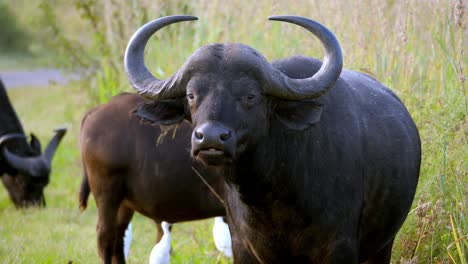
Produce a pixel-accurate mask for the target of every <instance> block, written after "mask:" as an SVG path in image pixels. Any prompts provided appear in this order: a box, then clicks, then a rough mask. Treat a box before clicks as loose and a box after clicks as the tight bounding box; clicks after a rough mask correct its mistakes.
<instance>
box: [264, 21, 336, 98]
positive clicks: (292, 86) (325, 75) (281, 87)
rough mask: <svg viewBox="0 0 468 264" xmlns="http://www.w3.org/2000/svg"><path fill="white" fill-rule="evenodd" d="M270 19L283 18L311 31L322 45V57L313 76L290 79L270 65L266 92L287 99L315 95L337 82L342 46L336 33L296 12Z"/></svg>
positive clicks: (316, 96) (313, 96) (318, 95)
mask: <svg viewBox="0 0 468 264" xmlns="http://www.w3.org/2000/svg"><path fill="white" fill-rule="evenodd" d="M268 19H269V20H276V21H284V22H289V23H292V24H296V25H299V26H301V27H303V28H305V29H307V30H309V31H310V32H312V34H314V35H315V36H316V37H317V38H318V39H319V40H320V41H321V42H322V45H323V46H324V48H325V58H324V60H323V64H322V66H321V67H320V69H319V71H318V72H317V73H316V74H314V75H313V76H312V77H309V78H305V79H293V78H290V77H288V76H286V75H285V74H283V73H282V72H280V71H279V70H277V69H273V71H274V73H273V74H272V75H273V76H272V80H271V81H272V85H271V86H269V87H267V88H266V89H268V90H266V91H265V92H266V93H269V94H271V95H273V96H276V97H279V98H284V99H288V100H307V99H314V98H318V97H320V96H321V95H323V94H324V93H326V92H327V91H328V89H330V88H331V87H332V86H333V85H334V84H335V82H336V80H337V79H338V78H339V76H340V74H341V70H342V68H343V56H342V54H341V47H340V44H339V42H338V40H337V39H336V37H335V35H334V34H333V33H332V32H331V31H330V30H328V29H327V28H326V27H325V26H323V25H322V24H320V23H318V22H316V21H314V20H310V19H307V18H304V17H299V16H271V17H269V18H268Z"/></svg>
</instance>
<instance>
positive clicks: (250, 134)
mask: <svg viewBox="0 0 468 264" xmlns="http://www.w3.org/2000/svg"><path fill="white" fill-rule="evenodd" d="M195 19H197V18H196V17H192V16H170V17H163V18H160V19H157V20H154V21H152V22H149V23H147V24H146V25H144V26H142V27H141V28H140V29H139V30H138V31H137V32H136V33H135V34H134V35H133V37H132V38H131V40H130V42H129V44H128V47H127V50H126V53H125V68H126V71H127V74H128V77H129V80H130V83H131V84H132V86H133V87H134V88H135V89H136V90H137V91H138V93H140V94H142V95H143V96H145V97H148V98H151V99H154V100H158V101H160V102H161V103H165V104H166V107H165V109H164V111H158V112H154V113H152V118H150V119H152V120H153V121H154V122H155V123H162V124H168V123H176V122H180V121H181V120H182V119H184V118H185V119H188V120H190V121H191V122H192V124H193V126H194V131H193V134H192V149H191V153H192V155H193V156H194V157H196V158H199V159H200V160H202V161H203V162H205V163H206V164H209V165H220V164H225V163H226V162H227V163H230V162H232V161H234V160H236V159H237V158H239V157H240V156H241V155H242V153H245V152H246V151H249V150H252V149H255V145H256V144H258V142H261V141H262V140H264V138H265V136H266V135H267V133H269V131H271V127H272V126H283V127H284V128H286V129H293V130H303V129H306V128H308V127H310V126H311V125H312V124H314V123H315V122H317V121H318V120H319V118H320V114H321V108H320V105H319V104H318V103H316V102H315V100H314V99H317V98H318V97H320V96H321V95H323V94H324V93H326V92H327V91H328V89H330V88H331V87H332V86H333V85H334V83H335V81H336V80H337V79H338V77H339V76H340V73H341V69H342V64H343V62H342V55H341V48H340V45H339V43H338V41H337V39H336V38H335V36H334V35H333V33H331V32H330V31H329V30H328V29H327V28H325V27H324V26H322V25H321V24H319V23H317V22H315V21H313V20H309V19H306V18H303V17H295V16H274V17H270V20H278V21H285V22H290V23H293V24H297V25H299V26H302V27H304V28H305V29H307V30H308V31H310V32H311V33H312V34H314V35H315V36H316V37H318V38H319V39H320V41H321V42H322V44H323V45H324V47H325V58H324V61H323V64H322V65H321V67H320V69H319V70H318V71H317V72H316V73H315V74H313V76H302V77H299V78H302V79H296V78H291V77H288V76H287V75H286V74H284V73H283V72H282V71H281V70H280V69H278V68H277V67H275V66H274V65H272V64H271V63H269V62H268V61H267V60H266V59H265V58H264V57H263V56H262V55H261V54H260V53H259V52H257V51H256V50H255V49H253V48H251V47H249V46H246V45H243V44H237V43H234V44H211V45H207V46H203V47H201V48H200V49H198V50H197V51H196V52H195V53H194V54H193V55H192V56H191V57H190V58H189V59H188V60H187V61H186V62H185V64H184V65H183V66H182V67H181V68H180V69H179V70H178V71H177V72H176V73H175V74H174V75H172V76H171V77H169V78H168V79H167V80H159V79H157V78H155V77H154V76H153V75H152V74H151V73H150V72H149V71H148V69H147V68H146V66H145V63H144V58H143V53H144V49H145V46H146V43H147V41H148V39H149V38H150V37H151V35H152V34H154V33H155V32H156V31H158V30H159V29H161V28H163V27H164V26H166V25H169V24H172V23H175V22H179V21H187V20H195Z"/></svg>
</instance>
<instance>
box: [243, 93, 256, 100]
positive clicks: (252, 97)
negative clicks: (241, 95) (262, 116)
mask: <svg viewBox="0 0 468 264" xmlns="http://www.w3.org/2000/svg"><path fill="white" fill-rule="evenodd" d="M245 98H246V99H247V100H249V101H251V100H253V99H254V98H255V94H248V95H247V96H246V97H245Z"/></svg>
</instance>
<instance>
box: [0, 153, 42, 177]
mask: <svg viewBox="0 0 468 264" xmlns="http://www.w3.org/2000/svg"><path fill="white" fill-rule="evenodd" d="M3 156H4V157H5V160H6V161H7V163H8V164H9V165H10V166H11V167H13V168H14V169H16V170H18V171H20V172H21V173H24V174H28V175H30V176H32V177H41V176H44V175H48V173H49V171H50V166H49V165H48V164H47V162H46V161H45V160H44V158H43V157H42V156H35V157H20V156H18V155H16V154H13V153H11V152H10V150H8V148H7V147H4V148H3Z"/></svg>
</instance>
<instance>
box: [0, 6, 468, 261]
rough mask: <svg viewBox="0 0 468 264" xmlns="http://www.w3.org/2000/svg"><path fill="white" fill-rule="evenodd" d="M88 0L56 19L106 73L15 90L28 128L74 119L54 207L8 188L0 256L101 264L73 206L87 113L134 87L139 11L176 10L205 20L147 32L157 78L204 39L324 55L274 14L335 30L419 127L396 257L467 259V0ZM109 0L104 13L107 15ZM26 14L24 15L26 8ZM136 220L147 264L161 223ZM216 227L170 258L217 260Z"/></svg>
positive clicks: (90, 222)
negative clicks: (133, 41)
mask: <svg viewBox="0 0 468 264" xmlns="http://www.w3.org/2000/svg"><path fill="white" fill-rule="evenodd" d="M19 2H20V3H23V5H26V6H27V5H28V3H29V2H28V1H25V0H21V1H19ZM76 2H80V1H76ZM88 2H89V3H98V4H96V5H102V6H93V5H92V4H90V5H91V6H90V7H91V8H90V9H89V10H88V9H86V8H83V6H81V7H82V8H81V9H80V12H81V14H82V15H83V17H85V18H86V16H88V20H86V21H84V22H83V21H80V22H79V23H78V22H76V21H75V20H76V19H77V18H76V17H77V12H74V10H71V9H67V12H63V9H64V8H66V6H65V7H64V6H61V7H60V12H59V19H58V21H65V20H66V18H68V17H71V16H72V17H73V20H72V21H70V23H68V24H66V27H67V28H66V29H63V30H73V28H75V30H79V32H80V33H79V34H74V33H73V32H68V31H67V32H66V34H68V35H72V36H73V37H74V38H75V39H79V38H80V37H81V38H82V39H79V40H80V44H82V45H83V46H82V49H83V50H86V52H88V53H89V54H92V56H97V57H96V58H98V61H99V64H97V67H98V69H99V70H98V71H96V72H95V75H94V76H93V78H92V79H91V81H90V82H89V83H88V84H87V85H81V86H79V85H71V86H67V87H52V88H45V89H27V88H24V89H17V90H11V91H9V94H10V95H11V97H12V99H13V103H14V105H15V107H16V109H17V111H18V112H19V115H20V116H21V119H22V121H23V124H24V126H25V128H26V130H27V131H34V132H35V133H37V134H38V135H39V137H40V139H41V140H42V141H43V142H44V141H47V140H48V139H49V138H50V136H51V135H52V129H53V128H54V127H56V126H60V125H62V124H64V123H66V124H68V125H69V128H70V131H69V134H67V136H66V137H65V140H64V142H63V144H62V145H61V146H60V148H59V150H58V152H57V154H56V157H55V159H54V164H53V166H54V171H53V174H52V179H51V183H50V185H49V186H48V187H47V188H46V195H47V200H48V208H47V210H27V211H17V210H15V209H14V208H13V206H12V204H11V203H10V202H9V200H8V198H7V196H6V193H5V191H4V190H3V189H2V188H0V219H2V220H1V221H2V224H1V225H0V262H2V261H3V262H4V263H31V260H33V262H34V263H63V262H66V261H68V260H73V261H74V263H97V262H98V257H97V251H96V239H95V237H96V236H95V220H96V210H95V207H94V203H93V202H90V205H91V206H90V208H88V209H87V210H86V211H85V212H84V213H79V212H78V209H77V191H78V188H79V183H80V180H81V169H80V163H79V152H78V149H77V133H78V129H79V128H78V126H79V122H80V118H81V116H82V115H83V113H84V111H85V110H86V109H87V108H89V107H90V105H94V104H96V103H97V102H99V101H101V102H102V101H105V100H107V98H108V97H109V95H110V94H114V93H116V92H119V91H122V90H128V89H129V87H128V85H127V83H128V81H127V80H126V78H125V74H124V72H123V67H122V54H123V50H124V48H125V44H126V41H127V40H128V38H129V37H130V35H131V34H132V33H133V31H134V30H135V29H136V27H137V26H138V25H141V23H142V21H143V20H145V21H147V20H149V19H152V18H155V17H159V16H162V15H167V14H180V13H187V14H196V15H197V16H199V17H200V20H199V21H197V22H193V23H188V22H186V23H183V24H178V25H175V26H170V27H169V28H168V29H167V30H164V31H163V32H161V33H158V36H157V37H155V38H154V39H153V40H151V41H150V43H149V45H148V48H147V49H148V52H147V61H148V64H149V68H150V69H151V70H152V71H154V72H155V74H157V75H158V76H160V77H166V76H168V75H170V74H171V73H172V72H174V71H175V70H176V69H177V68H178V67H180V65H181V64H182V63H183V62H184V61H185V59H186V58H187V57H188V56H189V54H191V53H192V52H193V51H194V50H195V49H196V48H198V47H199V46H200V45H203V44H206V43H212V42H242V43H246V44H248V45H251V46H253V47H254V48H256V49H257V50H259V51H260V52H261V53H262V54H264V55H265V56H266V57H267V58H268V59H269V60H272V59H276V58H281V57H285V56H290V55H293V54H307V55H311V56H315V57H321V56H322V54H323V53H322V50H321V47H320V45H318V42H317V41H316V40H315V39H314V38H313V37H311V36H309V35H307V33H306V32H305V31H304V30H302V29H299V28H297V27H294V26H291V25H284V24H280V23H277V22H268V21H267V20H266V17H268V16H269V15H274V14H297V15H304V16H307V17H311V18H314V19H316V20H318V21H320V22H322V23H324V24H325V25H327V26H328V27H329V28H330V29H332V31H334V32H335V34H336V35H337V37H338V39H339V40H340V42H341V45H342V48H343V51H344V60H345V67H346V68H350V69H354V70H360V71H364V72H367V73H369V74H371V75H373V76H375V77H376V78H377V79H378V80H380V81H382V82H383V83H384V84H386V85H387V86H389V87H390V88H391V89H392V90H394V91H395V92H396V93H397V94H398V96H399V97H400V98H401V99H402V101H403V102H404V103H405V105H406V106H407V108H408V110H409V111H410V113H411V114H412V116H413V118H414V119H415V122H416V124H417V126H418V128H419V131H420V134H421V138H422V149H423V157H422V158H423V159H422V168H421V175H420V181H419V184H418V189H417V193H416V197H415V200H414V203H413V207H412V210H411V212H410V214H409V216H408V219H407V221H406V222H405V224H404V226H403V228H402V229H401V231H400V233H399V234H398V236H397V240H396V241H395V244H394V250H393V257H392V262H393V263H416V262H419V263H467V262H468V260H467V259H466V255H467V253H468V198H467V193H468V142H467V141H468V140H467V139H468V138H467V137H468V116H467V114H468V101H467V99H468V97H467V94H468V92H467V89H466V82H464V79H465V78H466V71H467V70H466V65H467V59H468V58H467V56H466V25H465V22H464V20H463V19H462V18H460V17H463V16H461V15H460V14H466V11H463V12H462V13H460V11H457V8H456V6H455V3H456V2H459V3H461V2H462V1H456V0H455V1H452V0H437V1H427V0H424V1H423V0H414V1H405V0H401V1H398V0H397V1H395V0H387V1H384V0H368V1H341V0H330V1H305V0H303V1H299V0H298V1H294V3H293V2H289V1H288V2H286V1H284V2H282V1H270V0H263V1H257V2H256V3H255V4H254V5H253V4H252V5H247V4H244V3H243V2H242V1H231V2H230V4H229V5H226V4H225V3H224V2H222V1H204V0H200V1H196V2H193V3H192V2H191V3H190V4H187V3H186V2H184V1H158V2H157V3H156V2H154V1H146V0H142V1H140V2H139V3H140V4H135V2H132V4H131V5H134V6H131V7H130V6H128V5H130V4H129V3H130V2H129V1H123V0H122V1H121V0H113V1H107V0H103V1H98V2H93V1H88ZM465 2H466V1H465ZM83 3H84V2H83ZM71 8H73V7H71ZM93 8H94V9H93ZM104 9H105V10H107V11H108V12H105V13H100V12H99V10H104ZM27 10H29V11H27V12H33V10H34V8H31V7H30V8H29V9H27ZM84 10H85V11H86V10H88V11H90V13H86V12H84ZM93 10H95V11H96V10H97V11H96V12H95V13H93V12H91V11H93ZM465 10H466V6H465ZM27 12H23V13H22V15H23V16H25V17H29V16H27V14H29V13H27ZM457 12H458V13H457ZM60 14H67V15H66V16H63V15H62V16H61V17H60ZM457 14H458V15H457ZM94 15H97V16H94ZM465 17H466V15H465ZM247 18H248V19H247ZM60 19H62V20H60ZM23 20H24V19H23ZM465 20H466V19H465ZM67 22H68V21H67ZM75 22H76V23H75ZM93 23H94V24H93ZM59 24H65V23H63V22H60V23H59ZM86 25H88V26H89V25H93V27H88V28H87V27H86ZM94 29H96V31H94ZM463 30H465V31H463ZM45 32H46V31H45ZM65 47H74V46H73V45H71V46H65ZM70 52H72V51H70ZM74 54H75V55H76V54H79V53H76V52H74ZM77 57H79V56H77ZM82 58H84V57H82ZM94 66H96V65H94ZM133 222H134V233H135V235H134V244H133V245H132V249H131V257H130V262H131V263H141V262H146V261H147V257H148V256H149V252H150V250H151V246H152V244H153V240H154V234H155V231H154V227H153V225H152V223H151V222H150V221H148V220H147V219H145V218H143V217H140V216H136V217H135V219H134V221H133ZM211 224H212V223H211V221H200V222H193V223H187V224H182V225H180V226H179V225H178V226H176V227H175V228H174V243H173V247H174V259H175V260H176V261H174V263H214V262H215V261H216V259H217V256H218V255H217V253H216V252H215V251H214V245H213V242H212V239H211V235H210V233H211ZM222 261H226V260H225V259H222Z"/></svg>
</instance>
